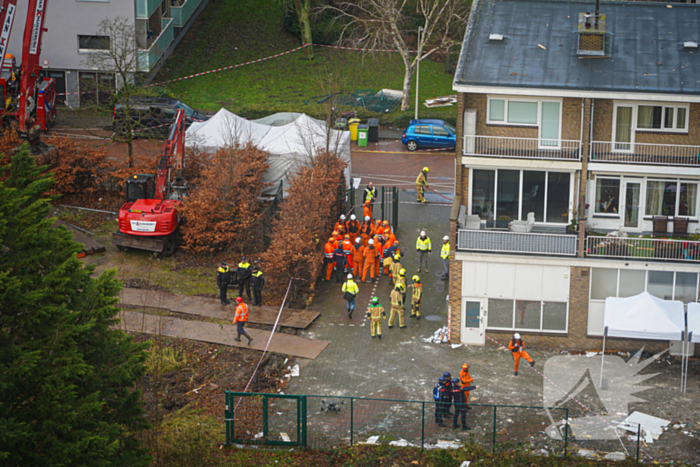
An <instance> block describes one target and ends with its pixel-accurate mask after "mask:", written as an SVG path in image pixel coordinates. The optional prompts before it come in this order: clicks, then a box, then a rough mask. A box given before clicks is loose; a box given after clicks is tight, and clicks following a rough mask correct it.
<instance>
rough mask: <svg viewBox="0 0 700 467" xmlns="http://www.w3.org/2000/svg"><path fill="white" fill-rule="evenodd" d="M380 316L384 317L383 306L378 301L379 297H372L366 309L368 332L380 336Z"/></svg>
mask: <svg viewBox="0 0 700 467" xmlns="http://www.w3.org/2000/svg"><path fill="white" fill-rule="evenodd" d="M382 316H383V317H384V318H385V319H386V312H385V311H384V307H383V306H382V305H381V304H380V303H379V298H378V297H374V298H372V303H371V304H370V305H369V309H368V310H367V318H368V319H369V320H370V321H369V328H370V334H371V335H372V337H374V336H375V335H376V336H377V337H378V338H379V339H381V338H382Z"/></svg>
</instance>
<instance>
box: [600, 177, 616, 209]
mask: <svg viewBox="0 0 700 467" xmlns="http://www.w3.org/2000/svg"><path fill="white" fill-rule="evenodd" d="M619 204H620V180H619V179H616V178H600V177H598V178H597V179H596V187H595V212H597V213H605V214H617V212H618V210H619Z"/></svg>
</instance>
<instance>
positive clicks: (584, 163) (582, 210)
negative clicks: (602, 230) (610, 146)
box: [578, 99, 594, 258]
mask: <svg viewBox="0 0 700 467" xmlns="http://www.w3.org/2000/svg"><path fill="white" fill-rule="evenodd" d="M584 106H587V107H589V108H590V112H588V114H589V117H588V138H586V139H585V140H582V141H581V143H582V144H581V182H580V185H579V194H578V200H579V202H578V256H579V257H580V258H582V257H583V256H584V252H585V244H586V192H587V190H588V155H589V153H590V151H591V143H592V141H593V112H594V101H593V99H584ZM584 120H585V112H584ZM585 124H586V122H585V121H583V120H582V121H581V126H582V127H583V126H585Z"/></svg>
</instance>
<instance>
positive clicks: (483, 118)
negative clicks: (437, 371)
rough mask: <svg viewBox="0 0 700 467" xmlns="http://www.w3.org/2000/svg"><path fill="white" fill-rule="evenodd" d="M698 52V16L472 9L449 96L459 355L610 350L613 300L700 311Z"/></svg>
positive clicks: (549, 3)
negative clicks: (535, 348) (490, 345)
mask: <svg viewBox="0 0 700 467" xmlns="http://www.w3.org/2000/svg"><path fill="white" fill-rule="evenodd" d="M699 40H700V8H698V6H697V5H683V4H673V5H667V4H659V3H643V2H601V3H600V11H599V14H598V15H597V16H596V14H595V3H594V2H577V1H559V0H501V1H498V2H487V1H484V0H475V1H474V2H473V4H472V10H471V16H470V19H469V24H468V28H467V31H466V34H465V38H464V42H463V44H462V50H461V54H460V59H459V63H458V66H457V71H456V73H455V78H454V84H453V89H454V91H456V92H457V93H458V104H457V107H458V122H457V123H458V125H457V127H458V138H457V147H456V166H457V170H456V197H455V201H454V204H453V208H452V213H451V238H452V245H453V246H454V252H453V254H452V259H451V266H450V270H451V271H452V272H451V277H450V285H449V288H450V302H449V309H450V311H449V313H450V318H451V339H452V341H453V342H462V343H467V344H473V345H484V344H485V343H486V342H487V341H490V340H489V338H491V339H494V340H496V341H498V342H507V339H508V338H509V337H510V336H511V335H512V333H513V332H519V333H520V334H521V335H523V336H524V339H525V340H526V341H527V342H529V343H530V344H531V345H540V346H546V347H552V348H566V349H581V350H586V349H595V348H598V349H600V348H601V346H602V335H603V310H604V303H605V298H607V297H610V296H618V297H628V296H632V295H636V294H638V293H641V292H643V291H648V292H649V293H651V294H653V295H655V296H658V297H661V298H664V299H669V300H671V299H672V300H682V301H683V302H685V303H688V302H694V301H696V300H698V276H699V274H698V273H699V272H700V245H699V242H698V231H699V230H700V224H699V223H698V203H699V202H700V200H699V199H698V186H699V185H700V79H698V76H700V49H699V48H698V41H699ZM611 342H612V343H608V347H609V348H615V349H619V350H636V349H638V348H639V347H640V343H641V344H646V346H647V349H648V350H655V349H661V348H664V347H666V346H668V343H659V342H653V341H649V342H646V343H645V342H641V341H623V340H619V339H611ZM611 346H612V347H611Z"/></svg>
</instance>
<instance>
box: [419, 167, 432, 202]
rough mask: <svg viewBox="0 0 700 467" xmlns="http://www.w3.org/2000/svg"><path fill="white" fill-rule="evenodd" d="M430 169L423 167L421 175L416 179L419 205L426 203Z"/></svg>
mask: <svg viewBox="0 0 700 467" xmlns="http://www.w3.org/2000/svg"><path fill="white" fill-rule="evenodd" d="M429 171H430V169H429V168H427V167H423V170H422V171H421V173H419V174H418V178H416V198H417V201H418V202H419V203H425V196H424V194H425V189H426V188H428V172H429Z"/></svg>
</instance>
